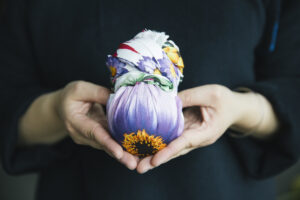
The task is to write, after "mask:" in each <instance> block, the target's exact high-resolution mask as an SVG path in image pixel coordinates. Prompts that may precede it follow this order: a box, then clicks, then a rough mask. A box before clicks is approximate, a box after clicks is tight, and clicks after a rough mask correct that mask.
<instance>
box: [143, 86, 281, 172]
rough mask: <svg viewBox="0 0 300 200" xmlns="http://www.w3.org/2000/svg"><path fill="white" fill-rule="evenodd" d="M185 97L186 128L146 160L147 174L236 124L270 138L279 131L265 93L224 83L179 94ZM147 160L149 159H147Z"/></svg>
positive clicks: (204, 143) (144, 164) (260, 136)
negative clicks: (232, 88)
mask: <svg viewBox="0 0 300 200" xmlns="http://www.w3.org/2000/svg"><path fill="white" fill-rule="evenodd" d="M178 96H179V97H180V98H181V100H182V106H183V108H188V109H186V110H185V112H184V119H185V125H184V126H185V127H184V131H183V133H182V135H181V136H180V137H179V138H177V139H175V140H174V141H172V142H171V143H170V144H169V145H168V146H167V147H166V148H164V149H163V150H161V151H159V152H158V153H157V154H156V155H155V156H154V157H153V159H152V160H151V163H150V161H149V160H146V159H145V160H142V161H141V163H140V164H139V166H138V171H139V172H140V173H144V172H146V171H147V170H149V169H151V168H153V167H157V166H159V165H161V164H162V163H165V162H168V161H169V160H171V159H174V158H176V157H178V156H182V155H184V154H186V153H188V152H190V151H192V150H194V149H197V148H200V147H204V146H207V145H211V144H213V143H215V142H216V141H217V140H218V139H219V138H220V137H221V136H222V135H223V134H224V133H225V131H226V130H227V129H228V128H230V127H232V128H234V129H235V130H238V131H241V132H245V133H247V132H251V136H252V137H254V138H260V139H262V138H264V139H266V138H269V137H272V136H273V134H274V133H275V132H276V131H277V130H278V125H279V124H278V120H277V116H276V114H275V112H274V110H273V108H272V106H271V104H270V102H269V101H268V100H267V99H266V98H265V97H264V96H262V95H261V94H256V93H253V92H249V93H238V92H233V91H231V90H229V89H228V88H226V87H224V86H221V85H204V86H200V87H196V88H191V89H188V90H184V91H182V92H180V93H179V94H178ZM146 161H147V162H146Z"/></svg>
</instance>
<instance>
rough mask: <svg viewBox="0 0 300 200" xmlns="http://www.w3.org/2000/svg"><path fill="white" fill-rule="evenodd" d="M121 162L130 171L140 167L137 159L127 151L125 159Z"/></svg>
mask: <svg viewBox="0 0 300 200" xmlns="http://www.w3.org/2000/svg"><path fill="white" fill-rule="evenodd" d="M119 161H120V163H122V164H123V165H125V166H126V167H127V168H128V169H130V170H134V169H135V168H136V167H137V165H138V160H137V159H136V157H135V156H133V155H132V154H130V153H128V152H125V151H124V153H123V157H122V158H121V159H120V160H119Z"/></svg>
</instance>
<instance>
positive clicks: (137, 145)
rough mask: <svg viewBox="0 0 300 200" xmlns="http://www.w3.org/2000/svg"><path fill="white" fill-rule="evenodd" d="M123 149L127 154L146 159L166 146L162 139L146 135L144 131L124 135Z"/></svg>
mask: <svg viewBox="0 0 300 200" xmlns="http://www.w3.org/2000/svg"><path fill="white" fill-rule="evenodd" d="M122 145H123V147H124V148H125V149H126V151H128V152H129V153H131V154H133V155H137V156H139V157H146V156H150V155H153V154H155V153H156V152H158V151H159V150H161V149H163V148H165V147H166V146H167V145H166V144H165V143H164V142H163V139H162V137H160V136H156V137H155V136H154V135H148V133H146V131H145V129H143V130H142V131H141V130H138V132H137V133H134V132H132V133H130V134H127V133H125V134H124V141H123V142H122Z"/></svg>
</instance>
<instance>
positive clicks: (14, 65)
mask: <svg viewBox="0 0 300 200" xmlns="http://www.w3.org/2000/svg"><path fill="white" fill-rule="evenodd" d="M28 5H29V4H28V1H26V0H10V1H6V4H5V10H4V14H3V15H2V16H1V22H0V92H1V95H0V113H1V114H0V147H1V149H0V153H1V158H2V164H3V167H4V169H5V170H6V171H7V172H8V173H24V172H29V171H35V170H39V169H41V168H43V167H46V166H48V165H49V164H51V163H53V162H55V161H58V160H60V159H65V158H66V157H68V156H69V155H70V154H71V149H72V148H71V146H72V145H73V143H71V142H70V141H69V139H66V140H64V141H62V142H60V143H58V144H56V145H52V146H45V145H37V146H34V147H30V148H23V149H19V148H17V147H16V142H17V137H18V121H19V119H20V117H21V116H22V115H23V114H24V112H25V111H26V110H27V108H28V106H29V105H30V104H31V103H32V101H33V100H34V99H35V98H37V97H38V96H40V95H42V94H44V93H46V92H50V91H51V90H50V89H49V88H44V87H43V86H42V84H41V81H40V80H39V74H38V71H39V70H38V66H37V64H36V62H35V57H34V50H33V49H32V45H31V38H30V31H29V29H30V26H29V23H28V22H27V20H28V18H27V16H28V14H30V11H29V10H28V8H27V6H28ZM45 128H46V126H45Z"/></svg>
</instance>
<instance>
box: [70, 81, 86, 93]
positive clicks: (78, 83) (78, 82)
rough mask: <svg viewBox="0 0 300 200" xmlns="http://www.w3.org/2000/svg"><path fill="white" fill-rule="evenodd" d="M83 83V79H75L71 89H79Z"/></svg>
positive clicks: (75, 90)
mask: <svg viewBox="0 0 300 200" xmlns="http://www.w3.org/2000/svg"><path fill="white" fill-rule="evenodd" d="M83 85H84V81H75V82H73V84H72V89H73V91H74V92H77V91H80V90H81V89H82V86H83Z"/></svg>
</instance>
